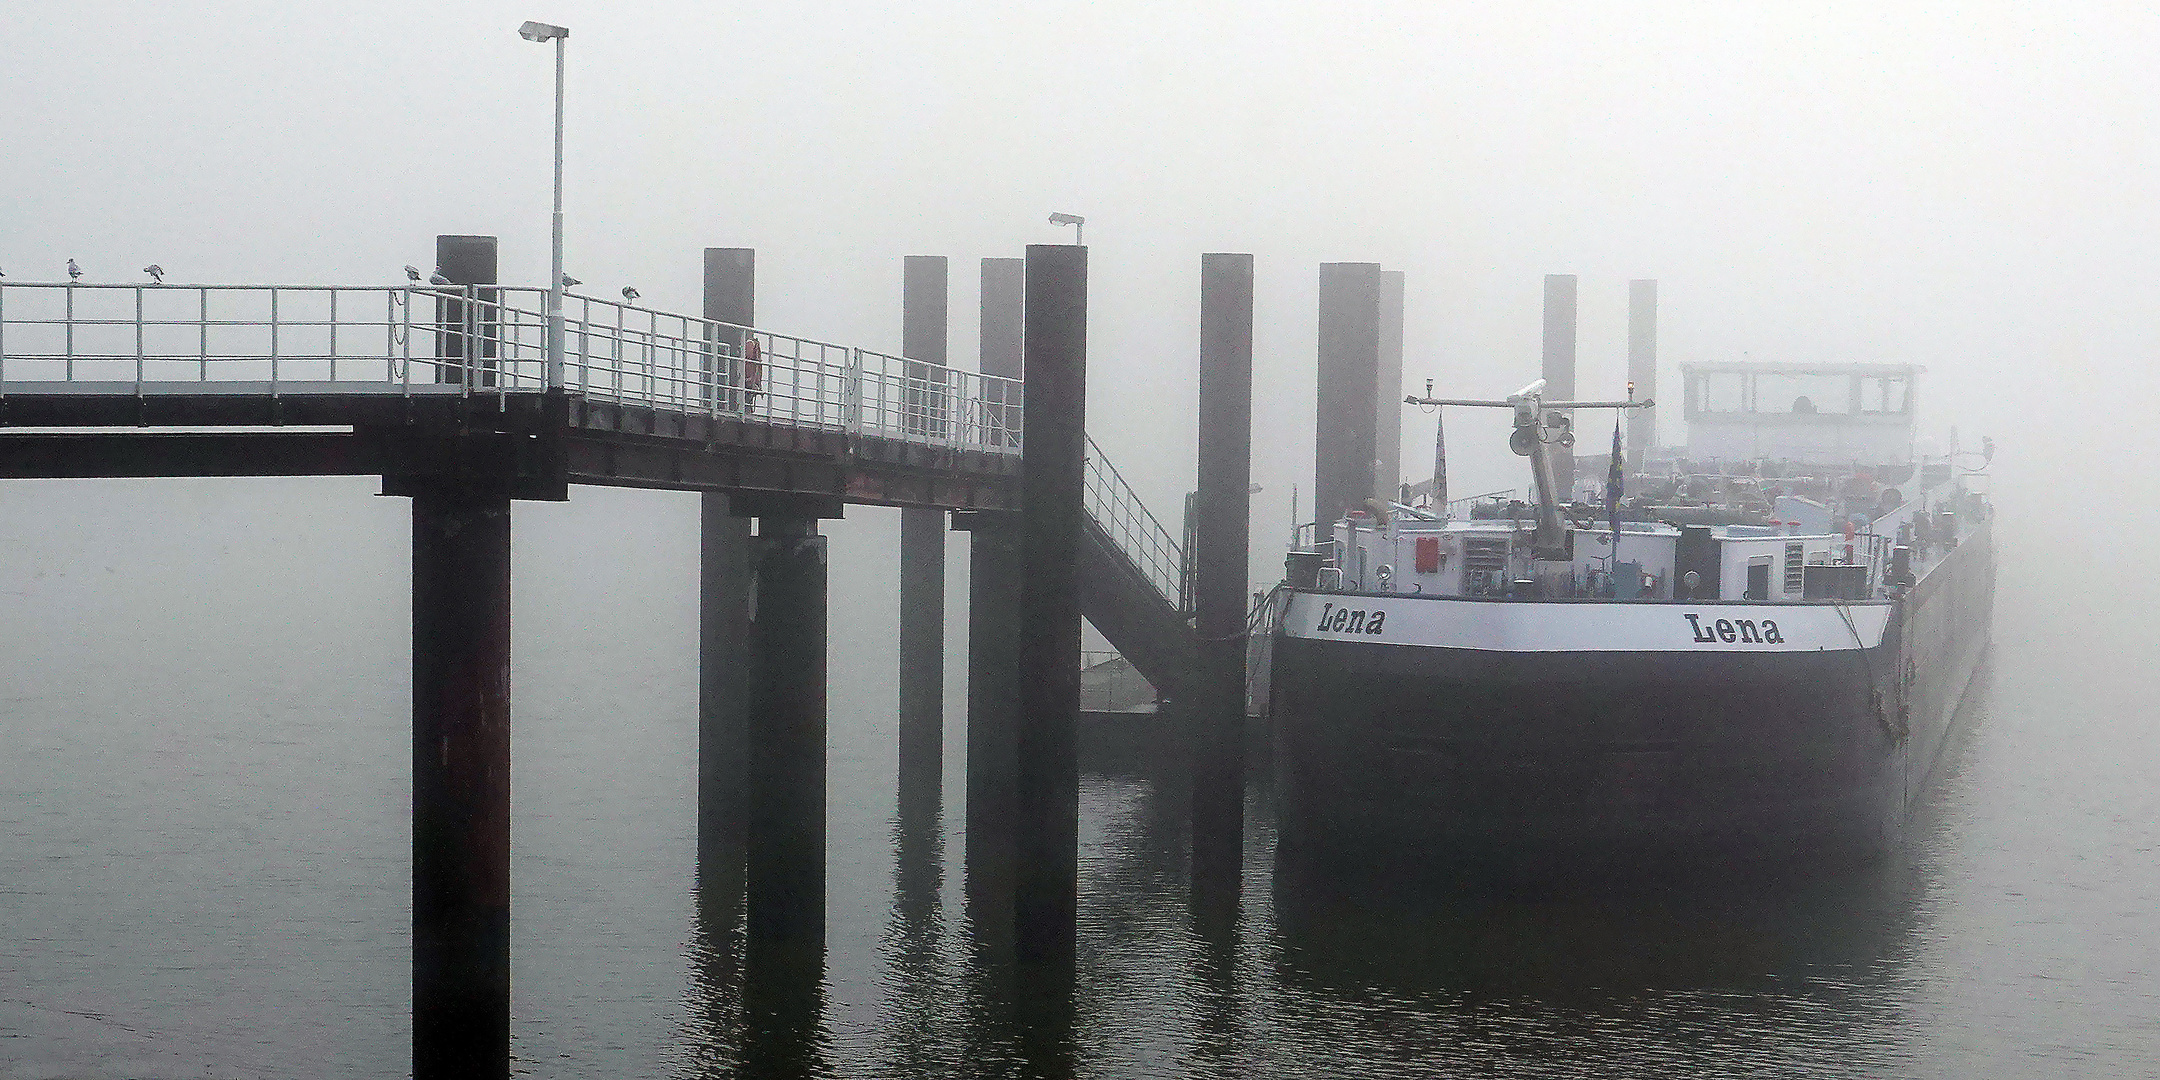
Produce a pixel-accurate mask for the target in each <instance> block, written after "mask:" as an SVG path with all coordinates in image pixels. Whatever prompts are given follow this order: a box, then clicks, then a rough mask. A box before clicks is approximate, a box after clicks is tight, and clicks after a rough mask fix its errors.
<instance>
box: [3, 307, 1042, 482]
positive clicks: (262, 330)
mask: <svg viewBox="0 0 2160 1080" xmlns="http://www.w3.org/2000/svg"><path fill="white" fill-rule="evenodd" d="M546 297H547V292H546V290H544V289H534V288H523V287H516V286H497V285H459V286H436V285H397V286H333V285H82V284H67V283H15V282H0V395H4V394H6V393H7V392H8V391H9V390H10V389H11V388H12V389H14V390H16V391H17V392H26V391H28V390H30V389H33V388H34V387H35V385H36V384H41V383H98V384H105V385H111V384H115V383H119V384H127V385H129V386H131V387H132V388H133V389H134V390H135V391H136V392H137V393H144V392H149V391H152V390H157V389H160V388H162V387H166V386H171V385H173V384H180V383H190V382H192V383H203V384H211V383H218V384H228V383H256V384H261V385H262V386H263V387H264V388H265V389H266V390H267V392H268V393H271V394H273V395H276V394H280V393H290V392H300V391H302V390H304V389H310V388H320V386H319V384H336V387H337V388H339V389H376V390H387V391H392V392H397V393H404V394H414V393H430V394H433V393H445V392H451V393H459V394H465V395H490V394H492V395H495V396H497V397H498V398H500V397H503V396H506V395H508V394H509V393H511V392H512V391H530V390H542V389H546V388H547V387H548V380H547V350H546V344H547V320H546V316H545V309H546ZM563 314H564V341H563V347H564V364H563V376H562V385H563V388H564V389H566V390H569V391H571V392H574V393H579V394H583V395H585V396H586V397H588V398H594V399H600V400H612V401H619V402H624V403H628V404H639V405H649V406H652V407H655V408H663V409H670V410H675V411H679V412H688V413H704V414H708V415H713V416H729V417H736V418H740V419H748V420H757V421H762V422H767V423H777V424H790V425H796V426H803V427H818V428H828V429H836V430H845V431H850V432H856V433H863V434H872V435H880V436H885V437H889V438H897V439H902V440H905V441H909V442H917V443H927V444H931V445H939V446H950V447H955V448H965V449H972V450H984V451H990V452H996V453H1017V452H1018V450H1019V446H1020V412H1021V408H1020V407H1021V406H1022V404H1023V396H1022V389H1021V384H1020V383H1019V382H1018V381H1017V380H1013V379H1001V378H998V377H996V376H989V375H980V374H976V373H974V372H969V371H958V370H955V369H952V368H948V367H943V366H941V365H937V364H928V363H923V362H921V361H916V360H907V359H903V358H901V357H898V356H894V355H891V354H889V353H883V352H878V351H876V350H872V349H862V348H855V347H850V346H846V345H839V344H835V343H833V342H827V341H819V340H817V339H814V338H806V337H798V336H795V335H792V334H783V333H779V332H776V331H772V330H764V329H759V328H756V327H748V326H738V325H734V324H731V323H724V322H718V321H715V320H711V319H702V318H698V317H696V316H691V315H678V314H671V313H668V312H663V311H658V310H654V309H651V308H642V307H638V306H636V305H634V304H626V303H621V302H617V301H613V300H605V299H601V298H598V297H588V296H578V295H571V296H569V297H567V298H566V301H565V304H564V313H563ZM225 388H229V389H238V387H225Z"/></svg>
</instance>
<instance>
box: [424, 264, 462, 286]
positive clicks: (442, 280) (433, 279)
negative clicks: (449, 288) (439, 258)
mask: <svg viewBox="0 0 2160 1080" xmlns="http://www.w3.org/2000/svg"><path fill="white" fill-rule="evenodd" d="M427 280H428V284H430V285H453V284H456V283H455V282H453V281H451V280H450V279H449V278H446V277H444V276H443V272H442V268H441V267H436V268H435V272H434V273H432V274H429V275H428V276H427Z"/></svg>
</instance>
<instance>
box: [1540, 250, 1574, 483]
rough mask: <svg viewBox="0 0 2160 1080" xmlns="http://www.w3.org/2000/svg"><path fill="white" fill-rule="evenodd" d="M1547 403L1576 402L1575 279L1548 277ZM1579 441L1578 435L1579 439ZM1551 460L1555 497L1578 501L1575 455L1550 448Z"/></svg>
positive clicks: (1562, 449) (1567, 276)
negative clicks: (1555, 489)
mask: <svg viewBox="0 0 2160 1080" xmlns="http://www.w3.org/2000/svg"><path fill="white" fill-rule="evenodd" d="M1544 378H1545V400H1547V401H1572V400H1574V399H1575V275H1573V274H1547V275H1545V371H1544ZM1577 437H1578V438H1579V437H1580V436H1579V435H1578V436H1577ZM1548 454H1549V455H1550V457H1551V458H1552V474H1553V483H1554V484H1555V485H1557V486H1558V487H1559V489H1560V490H1558V491H1556V492H1554V493H1553V495H1554V497H1555V498H1557V499H1559V500H1560V501H1561V502H1563V503H1565V502H1570V501H1572V500H1573V499H1574V498H1575V451H1573V450H1571V449H1569V448H1567V447H1563V446H1552V447H1549V448H1548Z"/></svg>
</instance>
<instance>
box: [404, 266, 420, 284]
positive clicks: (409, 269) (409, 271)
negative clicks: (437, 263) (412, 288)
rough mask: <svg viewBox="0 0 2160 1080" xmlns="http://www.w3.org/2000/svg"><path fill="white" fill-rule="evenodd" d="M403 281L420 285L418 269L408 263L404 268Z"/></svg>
mask: <svg viewBox="0 0 2160 1080" xmlns="http://www.w3.org/2000/svg"><path fill="white" fill-rule="evenodd" d="M405 280H407V281H410V282H412V283H413V284H415V285H418V284H420V268H419V267H417V266H413V265H411V264H409V263H408V264H407V265H406V267H405Z"/></svg>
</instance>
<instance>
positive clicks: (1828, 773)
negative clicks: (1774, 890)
mask: <svg viewBox="0 0 2160 1080" xmlns="http://www.w3.org/2000/svg"><path fill="white" fill-rule="evenodd" d="M1990 545H1991V540H1990V537H1989V534H1988V531H1987V529H1986V528H1984V527H1983V528H1981V529H1978V530H1976V531H1975V532H1974V533H1973V534H1971V535H1970V536H1968V537H1967V538H1966V539H1965V540H1964V542H1963V543H1961V544H1960V545H1959V546H1958V548H1957V549H1956V550H1955V551H1953V552H1952V553H1950V554H1949V555H1948V556H1946V557H1945V558H1944V559H1943V560H1942V561H1941V562H1940V563H1938V564H1937V565H1935V566H1934V567H1932V568H1931V569H1930V570H1929V572H1928V573H1927V575H1926V577H1925V578H1923V579H1922V580H1921V581H1920V582H1919V583H1918V584H1917V586H1916V587H1915V588H1914V589H1913V590H1912V591H1911V592H1910V593H1908V594H1907V595H1906V596H1905V597H1904V598H1903V599H1901V600H1897V601H1886V602H1882V603H1879V604H1852V605H1840V606H1836V607H1833V606H1830V605H1822V604H1813V605H1791V604H1762V605H1719V606H1718V608H1717V611H1716V612H1715V613H1711V612H1702V613H1698V612H1696V611H1694V610H1691V609H1689V608H1688V606H1687V605H1668V604H1654V605H1641V606H1636V605H1630V606H1631V607H1638V608H1639V609H1640V608H1647V609H1650V610H1648V611H1647V612H1645V611H1642V610H1637V611H1635V612H1631V613H1629V614H1630V617H1633V618H1637V619H1638V620H1639V619H1644V618H1656V619H1662V620H1665V621H1667V622H1672V623H1675V624H1676V625H1678V626H1680V627H1681V630H1680V631H1679V633H1680V634H1682V635H1688V634H1690V633H1691V632H1692V634H1693V636H1682V637H1680V638H1679V644H1678V645H1669V644H1666V645H1660V646H1659V647H1655V648H1645V649H1642V650H1640V651H1636V650H1627V651H1620V650H1616V649H1614V648H1612V646H1611V645H1610V644H1609V643H1608V644H1606V645H1604V646H1602V647H1600V648H1596V649H1575V648H1566V647H1561V646H1557V645H1551V644H1547V645H1546V646H1545V647H1542V648H1537V647H1522V646H1523V645H1524V642H1523V641H1521V640H1517V639H1521V638H1524V637H1526V636H1529V635H1527V634H1524V633H1518V634H1517V635H1515V639H1508V640H1501V641H1498V642H1497V643H1481V644H1483V645H1485V646H1486V647H1449V645H1448V644H1447V641H1448V640H1449V638H1448V635H1447V634H1446V633H1444V632H1434V633H1430V634H1424V635H1423V636H1422V638H1421V636H1420V630H1419V628H1420V627H1421V626H1423V625H1425V624H1426V623H1432V622H1434V619H1433V618H1430V617H1428V616H1429V615H1431V614H1432V613H1444V615H1445V617H1446V618H1453V619H1456V620H1457V621H1458V622H1459V623H1462V622H1464V621H1465V620H1475V621H1477V622H1478V623H1479V624H1484V623H1490V622H1492V621H1495V620H1503V619H1513V620H1515V621H1516V622H1517V623H1518V624H1520V625H1524V626H1530V625H1534V624H1533V623H1530V622H1524V620H1525V619H1537V618H1546V619H1550V620H1553V621H1555V623H1556V624H1560V623H1565V622H1567V621H1568V620H1571V619H1574V620H1577V621H1579V620H1580V619H1583V618H1610V617H1612V616H1613V615H1614V614H1615V613H1613V612H1611V610H1610V609H1611V608H1612V607H1613V606H1614V605H1603V606H1604V607H1605V608H1606V609H1607V611H1606V612H1604V613H1593V612H1589V611H1587V610H1584V609H1580V608H1578V609H1576V610H1574V611H1570V610H1567V609H1568V608H1569V605H1566V604H1560V603H1537V602H1527V603H1515V604H1507V605H1506V607H1508V608H1510V609H1512V610H1504V611H1503V610H1500V609H1498V608H1497V607H1495V606H1491V605H1487V606H1485V607H1483V608H1482V610H1470V609H1465V608H1462V607H1460V605H1465V604H1476V603H1477V602H1475V601H1465V600H1460V599H1454V598H1439V597H1433V598H1422V597H1401V596H1392V597H1387V598H1385V602H1386V603H1387V604H1388V605H1389V606H1390V607H1391V608H1392V609H1393V610H1391V612H1390V615H1391V621H1392V622H1394V623H1409V624H1412V625H1411V626H1410V627H1409V632H1408V633H1406V634H1392V633H1391V634H1389V635H1386V636H1389V637H1393V638H1395V640H1392V641H1386V640H1372V639H1369V636H1365V637H1366V638H1367V639H1361V635H1357V634H1331V635H1330V634H1323V635H1319V636H1314V635H1312V634H1306V635H1305V636H1299V634H1298V633H1296V632H1295V631H1297V630H1298V629H1300V627H1297V626H1294V625H1292V623H1291V620H1292V619H1293V618H1295V617H1297V613H1301V612H1302V613H1303V614H1304V615H1305V616H1306V617H1307V618H1308V619H1309V618H1310V614H1311V612H1312V611H1313V610H1315V609H1316V608H1317V610H1319V611H1320V612H1322V613H1323V614H1322V616H1321V618H1320V623H1321V629H1323V630H1325V629H1326V628H1327V625H1328V617H1327V615H1326V614H1325V613H1327V612H1329V611H1330V610H1331V606H1332V607H1339V606H1340V604H1355V605H1357V606H1358V607H1359V608H1360V610H1359V612H1358V613H1359V614H1360V615H1363V614H1364V612H1363V610H1362V609H1363V607H1365V606H1368V605H1367V603H1366V602H1361V601H1360V600H1359V599H1358V598H1357V597H1354V596H1350V597H1345V596H1321V595H1318V594H1314V595H1309V596H1306V597H1303V598H1301V599H1302V600H1304V601H1305V605H1304V606H1301V605H1300V604H1299V603H1298V602H1297V601H1296V600H1293V602H1292V603H1291V604H1290V605H1289V606H1288V608H1287V612H1286V615H1285V618H1284V626H1283V627H1282V628H1280V629H1278V630H1277V632H1276V633H1275V635H1274V638H1273V641H1272V643H1271V644H1272V648H1271V650H1270V651H1271V653H1272V655H1271V656H1270V657H1269V658H1268V661H1269V695H1268V701H1267V714H1268V717H1269V723H1270V726H1271V730H1272V737H1273V739H1274V742H1275V748H1274V749H1275V753H1274V755H1273V756H1274V761H1275V769H1276V774H1277V775H1276V792H1277V798H1278V800H1279V802H1280V810H1281V820H1282V827H1283V838H1284V842H1285V844H1286V845H1289V846H1290V847H1291V848H1292V849H1293V851H1294V854H1295V855H1296V856H1297V857H1300V858H1304V859H1308V860H1313V861H1318V862H1322V863H1333V862H1341V863H1342V864H1344V865H1346V866H1355V867H1359V868H1365V869H1371V870H1377V871H1388V872H1393V871H1400V872H1410V873H1433V872H1438V873H1442V874H1446V873H1452V872H1456V871H1475V870H1480V869H1492V870H1500V871H1507V870H1516V869H1533V870H1534V869H1537V868H1540V867H1559V868H1565V869H1566V870H1568V871H1569V872H1574V871H1577V870H1581V869H1584V868H1586V867H1597V866H1600V865H1609V866H1610V868H1612V869H1615V870H1621V871H1625V870H1628V869H1630V868H1639V867H1643V866H1647V865H1657V866H1669V865H1673V864H1676V863H1708V864H1713V865H1721V864H1728V863H1732V862H1735V861H1742V862H1745V861H1762V862H1771V863H1775V862H1780V861H1786V860H1790V859H1793V858H1796V857H1805V858H1813V857H1819V856H1833V857H1835V856H1845V855H1852V854H1862V855H1864V854H1868V853H1873V852H1879V851H1881V850H1883V849H1884V848H1885V847H1886V846H1887V845H1890V844H1893V843H1894V842H1895V841H1896V840H1897V838H1898V837H1899V835H1900V833H1901V831H1902V826H1903V824H1904V822H1905V820H1906V818H1907V815H1908V813H1909V811H1910V809H1911V807H1912V806H1913V804H1914V802H1915V801H1916V800H1917V798H1918V797H1919V795H1920V793H1921V792H1922V790H1924V788H1925V786H1926V784H1927V783H1928V780H1929V778H1930V776H1931V774H1932V772H1933V770H1934V765H1935V762H1936V759H1937V757H1938V756H1939V754H1940V751H1941V747H1942V744H1943V740H1944V738H1945V735H1946V733H1947V730H1948V727H1949V725H1950V722H1951V720H1952V717H1953V716H1954V715H1955V713H1956V710H1957V706H1958V704H1959V701H1960V700H1961V699H1962V697H1963V695H1964V691H1965V688H1966V686H1967V685H1968V684H1969V682H1970V681H1971V678H1972V675H1973V672H1974V670H1975V669H1976V667H1977V666H1978V664H1979V662H1980V658H1981V656H1982V654H1983V652H1984V650H1985V647H1986V643H1987V628H1988V621H1989V617H1990V612H1991V604H1992V597H1993V588H1994V562H1993V553H1992V550H1991V546H1990ZM1381 599H1382V598H1371V600H1370V603H1371V604H1372V605H1374V606H1376V605H1377V604H1379V603H1380V602H1381ZM1423 605H1458V606H1457V607H1455V608H1449V609H1440V608H1425V607H1422V606H1423ZM1524 608H1537V609H1543V610H1541V611H1535V612H1529V611H1525V610H1523V609H1524ZM1865 609H1872V610H1865ZM1712 614H1717V615H1732V616H1740V615H1743V614H1748V615H1760V616H1761V618H1760V619H1754V620H1750V619H1742V618H1737V617H1736V618H1733V619H1731V620H1730V622H1731V623H1746V624H1748V625H1746V627H1745V629H1743V630H1742V631H1740V632H1739V633H1738V634H1735V635H1732V637H1733V639H1735V640H1732V641H1730V642H1728V641H1721V640H1712V639H1713V638H1715V636H1716V634H1717V629H1718V628H1720V621H1719V620H1717V619H1713V618H1712V617H1711V615H1712ZM1856 614H1857V615H1859V616H1861V617H1860V619H1859V625H1858V626H1856V627H1855V628H1854V630H1853V634H1852V636H1851V637H1850V638H1849V639H1846V640H1845V641H1844V642H1842V645H1843V647H1842V648H1838V647H1832V646H1833V645H1836V644H1839V643H1838V642H1835V641H1834V640H1832V639H1830V638H1827V637H1825V638H1824V639H1823V640H1824V641H1826V642H1829V644H1824V645H1810V644H1806V643H1804V642H1802V643H1798V644H1799V647H1798V648H1775V649H1773V648H1772V647H1771V646H1767V645H1766V646H1762V647H1761V648H1760V649H1754V650H1751V649H1749V648H1748V643H1747V636H1748V635H1749V634H1757V635H1760V634H1761V633H1762V631H1759V630H1757V628H1756V626H1755V625H1754V623H1756V622H1760V623H1762V624H1763V625H1772V624H1773V623H1774V621H1775V620H1778V619H1781V618H1782V619H1784V620H1785V623H1786V625H1787V627H1789V628H1791V629H1788V630H1787V631H1786V633H1787V634H1790V636H1792V637H1794V638H1798V637H1799V636H1800V632H1799V627H1800V625H1801V624H1802V623H1803V622H1804V621H1805V620H1813V624H1812V625H1820V624H1821V623H1822V621H1823V620H1824V618H1825V617H1826V616H1829V615H1835V616H1836V617H1838V618H1840V619H1843V620H1844V623H1843V625H1845V626H1854V621H1853V616H1854V615H1856ZM1420 619H1424V620H1425V622H1423V623H1421V622H1419V621H1418V620H1420ZM1870 619H1872V620H1873V621H1872V622H1870ZM1683 620H1684V621H1683ZM1724 628H1725V629H1728V630H1729V629H1730V627H1729V626H1726V627H1724ZM1387 629H1390V630H1392V628H1391V627H1390V628H1387ZM1705 634H1708V635H1710V637H1709V638H1706V637H1704V636H1703V635H1705ZM1500 636H1501V637H1502V638H1506V635H1500ZM1562 636H1564V634H1563V635H1562ZM1781 636H1783V635H1781ZM1863 637H1865V640H1863ZM1702 642H1707V644H1706V645H1705V646H1704V647H1699V648H1698V647H1689V646H1691V645H1694V644H1696V643H1702ZM1531 644H1532V645H1534V644H1535V643H1531ZM1511 645H1513V646H1515V647H1510V646H1511ZM1728 645H1729V646H1730V647H1727V646H1728Z"/></svg>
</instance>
